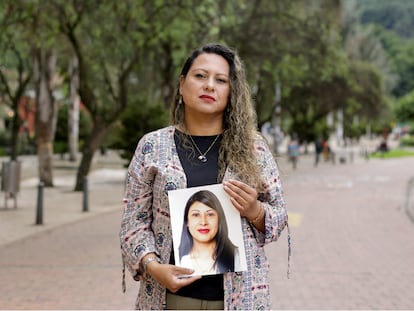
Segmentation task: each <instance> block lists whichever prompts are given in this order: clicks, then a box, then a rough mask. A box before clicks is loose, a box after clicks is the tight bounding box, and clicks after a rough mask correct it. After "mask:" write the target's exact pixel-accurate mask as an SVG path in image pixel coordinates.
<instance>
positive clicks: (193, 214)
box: [191, 213, 200, 217]
mask: <svg viewBox="0 0 414 311" xmlns="http://www.w3.org/2000/svg"><path fill="white" fill-rule="evenodd" d="M191 216H192V217H198V216H200V213H192V214H191Z"/></svg>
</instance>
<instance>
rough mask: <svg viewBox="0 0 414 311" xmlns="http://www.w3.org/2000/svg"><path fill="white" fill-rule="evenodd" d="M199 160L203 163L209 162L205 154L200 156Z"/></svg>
mask: <svg viewBox="0 0 414 311" xmlns="http://www.w3.org/2000/svg"><path fill="white" fill-rule="evenodd" d="M197 159H199V160H200V161H201V162H203V163H206V162H207V158H206V156H205V155H204V154H200V155H199V156H198V158H197Z"/></svg>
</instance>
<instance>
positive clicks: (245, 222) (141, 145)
mask: <svg viewBox="0 0 414 311" xmlns="http://www.w3.org/2000/svg"><path fill="white" fill-rule="evenodd" d="M170 120H171V125H170V126H168V127H165V128H162V129H159V130H156V131H153V132H151V133H147V134H146V135H144V137H142V138H141V139H140V141H139V142H138V146H137V148H136V151H135V154H134V156H133V158H132V160H131V162H130V165H129V168H128V177H127V185H126V192H125V199H124V202H125V205H124V213H123V216H122V223H121V231H120V242H121V251H122V255H123V262H124V265H125V266H126V267H127V268H128V270H129V271H130V272H131V274H132V276H133V278H134V279H135V280H139V281H140V282H141V286H140V287H139V294H138V297H137V301H136V308H137V309H245V310H251V309H266V310H268V309H271V304H270V297H271V296H270V290H269V263H268V261H267V257H266V254H265V251H264V246H265V245H266V244H268V243H270V242H274V241H276V240H277V239H278V238H279V236H280V235H281V233H282V231H283V229H284V228H285V226H287V223H288V222H287V220H288V217H287V211H286V209H285V201H284V198H283V193H282V186H281V181H280V177H279V171H278V166H277V164H276V162H275V159H274V157H273V155H272V153H271V151H270V149H269V146H268V144H267V142H266V141H265V139H264V138H263V137H262V136H261V135H260V132H258V130H257V121H256V115H255V110H254V105H253V102H252V98H251V94H250V89H249V87H248V83H247V80H246V76H245V72H244V67H243V64H242V63H241V61H240V58H239V57H238V55H237V54H236V53H235V52H234V51H233V50H231V49H229V48H228V47H226V46H224V45H221V44H208V45H205V46H203V47H201V48H199V49H197V50H195V51H194V52H193V53H192V54H191V55H190V56H189V58H188V59H187V60H186V61H185V63H184V66H183V68H182V70H181V74H180V77H179V82H178V85H177V90H176V94H175V97H174V99H173V101H172V105H171V119H170ZM217 183H222V184H223V187H224V190H225V191H226V193H227V194H228V196H229V198H230V200H231V202H232V204H233V205H234V207H235V208H236V209H237V210H238V211H239V212H240V215H241V223H242V231H243V241H244V248H245V250H246V260H247V262H246V264H247V270H246V271H243V272H227V273H224V274H216V275H206V276H202V277H201V276H195V275H193V273H194V270H193V269H188V268H183V267H178V266H176V265H174V254H173V245H172V243H173V240H172V231H171V222H170V213H172V212H173V211H170V209H169V201H168V191H169V190H175V189H182V188H187V187H195V186H204V185H210V184H217ZM288 241H290V239H289V236H288ZM289 251H290V246H289ZM184 275H185V276H188V277H183V276H184ZM124 285H125V283H124Z"/></svg>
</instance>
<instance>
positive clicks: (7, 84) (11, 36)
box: [0, 2, 32, 161]
mask: <svg viewBox="0 0 414 311" xmlns="http://www.w3.org/2000/svg"><path fill="white" fill-rule="evenodd" d="M0 14H2V18H1V20H2V22H1V24H0V64H1V66H0V82H1V83H0V94H1V95H2V97H3V98H4V99H5V102H6V104H7V105H8V106H9V107H10V108H11V110H12V111H13V117H12V122H11V143H10V147H11V152H10V160H12V161H15V160H16V159H17V156H18V142H19V136H18V135H19V129H20V126H21V125H22V120H21V118H20V114H19V109H18V108H19V104H20V101H21V98H22V96H23V95H24V93H25V91H26V90H27V87H28V85H29V83H30V81H31V77H32V64H31V62H30V59H29V58H28V57H27V55H28V54H29V53H30V45H29V43H28V41H27V39H28V34H27V33H25V32H24V31H23V29H22V28H21V27H20V25H21V23H22V22H23V21H24V22H28V20H29V19H30V14H28V12H25V11H22V10H20V9H19V8H18V7H15V6H13V5H12V4H11V3H7V2H2V4H0Z"/></svg>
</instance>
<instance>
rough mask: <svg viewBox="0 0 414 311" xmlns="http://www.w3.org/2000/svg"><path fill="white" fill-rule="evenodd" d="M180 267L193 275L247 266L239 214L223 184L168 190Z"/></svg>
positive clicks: (234, 270)
mask: <svg viewBox="0 0 414 311" xmlns="http://www.w3.org/2000/svg"><path fill="white" fill-rule="evenodd" d="M168 199H169V203H170V211H171V225H172V233H173V244H174V256H175V263H176V265H177V266H181V267H186V268H190V269H194V274H193V275H212V274H222V273H226V272H237V271H244V270H246V269H247V265H246V253H245V249H244V244H243V233H242V226H241V219H240V214H239V212H238V211H237V209H236V208H235V207H234V206H233V205H232V204H231V201H230V199H229V198H228V196H227V194H226V193H225V191H224V189H223V185H222V184H215V185H208V186H201V187H192V188H186V189H178V190H172V191H169V192H168Z"/></svg>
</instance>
